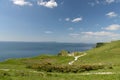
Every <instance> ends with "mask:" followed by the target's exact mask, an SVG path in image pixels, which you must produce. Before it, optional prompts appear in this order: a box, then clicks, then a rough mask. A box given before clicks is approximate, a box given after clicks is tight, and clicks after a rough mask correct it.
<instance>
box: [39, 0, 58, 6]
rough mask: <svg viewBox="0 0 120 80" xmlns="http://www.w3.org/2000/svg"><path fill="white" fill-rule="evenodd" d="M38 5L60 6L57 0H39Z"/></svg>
mask: <svg viewBox="0 0 120 80" xmlns="http://www.w3.org/2000/svg"><path fill="white" fill-rule="evenodd" d="M38 5H40V6H44V7H47V8H54V7H57V6H58V4H57V2H56V1H55V0H50V1H43V0H40V1H38Z"/></svg>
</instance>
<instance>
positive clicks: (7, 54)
mask: <svg viewBox="0 0 120 80" xmlns="http://www.w3.org/2000/svg"><path fill="white" fill-rule="evenodd" d="M93 47H95V44H86V43H59V42H0V61H4V60H7V59H10V58H25V57H34V56H38V55H41V54H50V55H57V54H58V53H59V52H60V51H61V50H67V51H69V52H74V51H81V52H83V51H86V50H89V49H91V48H93Z"/></svg>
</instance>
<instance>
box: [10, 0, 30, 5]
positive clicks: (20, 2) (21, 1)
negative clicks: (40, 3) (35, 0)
mask: <svg viewBox="0 0 120 80" xmlns="http://www.w3.org/2000/svg"><path fill="white" fill-rule="evenodd" d="M12 2H13V4H15V5H18V6H25V5H28V6H32V3H30V2H27V1H25V0H12Z"/></svg>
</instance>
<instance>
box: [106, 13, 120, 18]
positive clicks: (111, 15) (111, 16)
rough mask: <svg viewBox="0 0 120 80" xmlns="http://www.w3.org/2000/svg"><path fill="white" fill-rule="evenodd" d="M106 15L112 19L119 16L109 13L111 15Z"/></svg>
mask: <svg viewBox="0 0 120 80" xmlns="http://www.w3.org/2000/svg"><path fill="white" fill-rule="evenodd" d="M106 15H107V16H108V17H110V18H113V17H117V16H118V14H117V13H115V12H109V13H107V14H106Z"/></svg>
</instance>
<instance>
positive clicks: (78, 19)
mask: <svg viewBox="0 0 120 80" xmlns="http://www.w3.org/2000/svg"><path fill="white" fill-rule="evenodd" d="M82 20H83V19H82V17H80V18H75V19H73V20H72V22H80V21H82Z"/></svg>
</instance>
